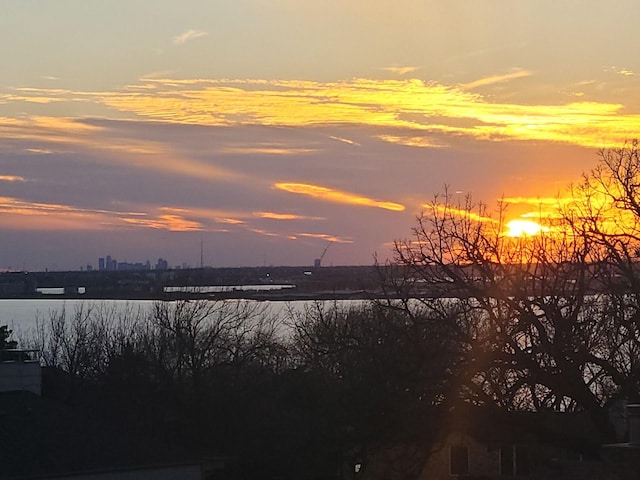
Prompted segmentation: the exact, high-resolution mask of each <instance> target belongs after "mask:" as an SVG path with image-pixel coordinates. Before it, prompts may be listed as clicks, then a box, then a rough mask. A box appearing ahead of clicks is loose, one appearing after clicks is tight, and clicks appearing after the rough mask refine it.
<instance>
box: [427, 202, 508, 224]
mask: <svg viewBox="0 0 640 480" xmlns="http://www.w3.org/2000/svg"><path fill="white" fill-rule="evenodd" d="M422 208H424V209H426V210H432V211H436V212H438V213H445V214H447V215H452V216H454V217H459V218H466V219H469V220H472V221H474V222H482V223H496V220H495V219H494V218H491V217H488V216H486V215H480V214H478V213H476V212H473V211H471V210H467V209H464V208H455V207H451V206H444V205H432V204H425V205H423V206H422Z"/></svg>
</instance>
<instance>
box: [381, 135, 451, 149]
mask: <svg viewBox="0 0 640 480" xmlns="http://www.w3.org/2000/svg"><path fill="white" fill-rule="evenodd" d="M378 138H379V139H380V140H383V141H385V142H389V143H395V144H397V145H406V146H408V147H423V148H441V147H444V145H443V144H442V143H439V142H436V141H434V140H433V139H431V138H428V137H421V136H402V135H378Z"/></svg>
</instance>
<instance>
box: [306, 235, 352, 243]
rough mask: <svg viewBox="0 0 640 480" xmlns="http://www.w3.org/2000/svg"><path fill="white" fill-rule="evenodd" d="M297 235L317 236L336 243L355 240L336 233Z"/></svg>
mask: <svg viewBox="0 0 640 480" xmlns="http://www.w3.org/2000/svg"><path fill="white" fill-rule="evenodd" d="M296 235H297V236H299V237H306V238H317V239H319V240H325V241H327V242H334V243H353V240H351V239H350V238H342V237H337V236H335V235H328V234H326V233H298V234H296Z"/></svg>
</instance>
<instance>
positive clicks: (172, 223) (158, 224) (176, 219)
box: [123, 215, 205, 232]
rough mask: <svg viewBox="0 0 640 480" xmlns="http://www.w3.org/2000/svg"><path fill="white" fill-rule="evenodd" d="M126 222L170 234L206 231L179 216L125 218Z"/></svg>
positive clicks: (196, 223)
mask: <svg viewBox="0 0 640 480" xmlns="http://www.w3.org/2000/svg"><path fill="white" fill-rule="evenodd" d="M123 221H124V222H126V223H129V224H133V225H138V226H143V227H147V228H153V229H157V230H169V231H170V232H193V231H201V230H205V227H204V226H203V225H202V224H201V223H199V222H195V221H193V220H188V219H186V218H184V217H181V216H179V215H159V216H157V217H155V218H124V219H123Z"/></svg>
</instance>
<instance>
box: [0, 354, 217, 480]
mask: <svg viewBox="0 0 640 480" xmlns="http://www.w3.org/2000/svg"><path fill="white" fill-rule="evenodd" d="M27 353H29V354H27ZM33 353H34V352H22V351H20V352H19V351H17V350H11V351H8V352H7V351H4V352H3V355H1V356H0V358H2V359H3V360H0V478H2V479H32V480H36V479H45V478H46V479H52V480H53V479H56V480H67V479H68V480H72V479H73V480H89V479H91V480H112V479H114V480H115V479H126V480H147V479H148V480H151V479H154V480H156V479H157V480H203V479H220V478H229V474H228V471H227V469H225V467H227V466H228V465H226V463H225V462H227V460H226V459H222V458H209V459H203V458H194V457H193V456H192V455H190V453H189V452H186V451H184V450H183V449H180V448H179V447H177V446H176V445H166V444H163V443H161V442H159V441H158V440H157V439H154V438H149V436H148V435H145V434H144V432H139V431H133V430H132V429H130V428H128V427H127V425H124V424H122V422H118V421H114V418H108V419H107V418H104V416H102V415H101V414H99V413H98V412H97V411H94V410H93V409H92V408H91V405H88V406H83V407H78V406H75V405H71V404H69V403H67V402H65V401H64V400H62V399H60V398H57V397H56V396H55V395H53V396H51V395H48V394H47V389H46V388H43V389H42V391H41V383H42V375H41V370H42V369H41V367H40V365H39V363H38V362H37V361H33V360H31V359H32V358H37V356H35V355H33ZM47 377H48V375H45V378H47ZM46 383H47V382H45V384H46Z"/></svg>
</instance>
